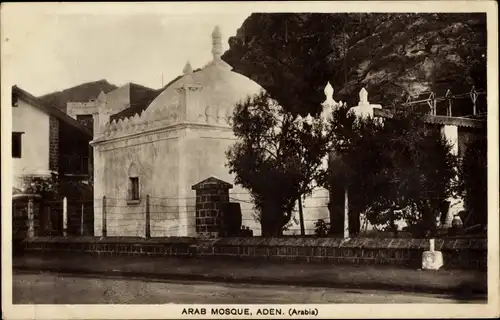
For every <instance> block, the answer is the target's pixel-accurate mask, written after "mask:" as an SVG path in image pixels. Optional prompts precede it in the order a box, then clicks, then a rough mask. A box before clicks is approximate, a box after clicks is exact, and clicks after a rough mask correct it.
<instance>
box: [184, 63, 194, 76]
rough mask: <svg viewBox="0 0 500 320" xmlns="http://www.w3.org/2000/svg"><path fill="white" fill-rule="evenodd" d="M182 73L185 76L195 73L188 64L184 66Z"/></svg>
mask: <svg viewBox="0 0 500 320" xmlns="http://www.w3.org/2000/svg"><path fill="white" fill-rule="evenodd" d="M182 73H183V74H189V73H193V68H192V67H191V63H189V61H188V62H186V65H185V66H184V69H182Z"/></svg>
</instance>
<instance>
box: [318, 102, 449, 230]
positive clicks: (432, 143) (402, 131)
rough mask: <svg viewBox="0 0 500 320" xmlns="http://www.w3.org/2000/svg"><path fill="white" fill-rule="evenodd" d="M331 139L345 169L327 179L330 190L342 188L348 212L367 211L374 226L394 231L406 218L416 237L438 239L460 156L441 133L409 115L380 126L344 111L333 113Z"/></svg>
mask: <svg viewBox="0 0 500 320" xmlns="http://www.w3.org/2000/svg"><path fill="white" fill-rule="evenodd" d="M330 135H331V137H332V138H331V139H332V143H333V150H334V151H335V153H336V154H337V155H338V158H339V159H341V160H339V161H341V163H342V166H341V167H340V168H341V169H340V170H338V169H337V170H333V171H332V173H331V175H330V176H329V179H326V180H325V182H326V187H327V188H328V187H330V186H331V185H333V184H338V183H340V184H343V185H344V186H345V187H346V188H348V189H349V194H350V200H351V201H350V202H351V203H352V205H351V208H350V209H351V210H352V211H354V212H355V213H356V214H358V216H359V213H360V212H365V213H366V214H367V218H368V220H369V221H370V222H371V223H372V224H375V225H377V224H388V225H389V227H390V229H392V230H393V231H396V230H397V229H396V226H395V221H396V220H398V219H399V218H404V219H405V220H406V221H407V222H408V224H409V226H410V230H411V231H412V232H413V233H414V235H416V236H419V237H424V236H433V235H435V232H436V218H437V216H438V215H439V209H440V206H441V204H442V202H443V201H444V200H446V199H447V198H448V197H449V196H450V195H451V194H452V191H453V187H454V185H453V181H454V178H455V177H456V170H455V168H456V157H455V156H454V155H453V154H452V153H451V146H450V144H449V143H448V141H447V140H446V139H445V138H444V137H443V136H442V135H441V133H440V131H439V130H438V128H436V127H432V126H429V125H427V124H426V123H425V122H424V121H423V118H422V116H421V114H419V113H416V112H413V111H411V110H406V111H398V112H394V113H393V117H392V119H386V120H385V121H384V122H383V123H382V122H381V121H379V120H377V119H373V118H366V119H356V118H355V116H354V115H353V114H351V113H349V112H348V110H347V108H346V107H343V108H339V109H337V110H335V111H334V112H333V116H332V120H331V133H330ZM346 167H347V168H348V169H349V170H346Z"/></svg>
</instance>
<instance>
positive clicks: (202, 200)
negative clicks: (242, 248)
mask: <svg viewBox="0 0 500 320" xmlns="http://www.w3.org/2000/svg"><path fill="white" fill-rule="evenodd" d="M232 187H233V186H232V185H231V184H230V183H227V182H225V181H222V180H219V179H217V178H214V177H210V178H208V179H205V180H203V181H201V182H199V183H197V184H195V185H194V186H192V189H193V190H195V191H196V235H197V236H198V237H212V238H215V237H219V231H220V228H219V226H220V221H221V218H222V210H221V209H222V206H223V204H225V203H228V202H229V189H231V188H232Z"/></svg>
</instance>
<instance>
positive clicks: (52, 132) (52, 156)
mask: <svg viewBox="0 0 500 320" xmlns="http://www.w3.org/2000/svg"><path fill="white" fill-rule="evenodd" d="M49 169H50V170H52V171H58V170H59V120H57V119H56V118H55V117H53V116H50V120H49Z"/></svg>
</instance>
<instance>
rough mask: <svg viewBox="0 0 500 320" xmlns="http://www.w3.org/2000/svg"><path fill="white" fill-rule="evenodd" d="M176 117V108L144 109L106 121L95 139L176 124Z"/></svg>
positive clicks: (104, 138)
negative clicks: (124, 116) (131, 114)
mask: <svg viewBox="0 0 500 320" xmlns="http://www.w3.org/2000/svg"><path fill="white" fill-rule="evenodd" d="M178 119H179V117H178V112H177V110H176V109H164V110H155V111H152V112H150V111H148V110H145V111H143V112H142V113H141V114H136V115H134V116H131V117H128V118H123V119H119V120H118V121H116V120H113V121H111V122H110V123H107V124H106V125H105V126H104V127H103V130H102V131H101V134H100V136H99V137H98V138H97V139H96V140H97V141H99V140H109V139H113V138H119V137H125V136H129V135H133V134H137V133H141V132H146V131H152V130H155V129H160V128H164V127H168V126H171V125H173V124H176V123H177V122H178Z"/></svg>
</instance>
